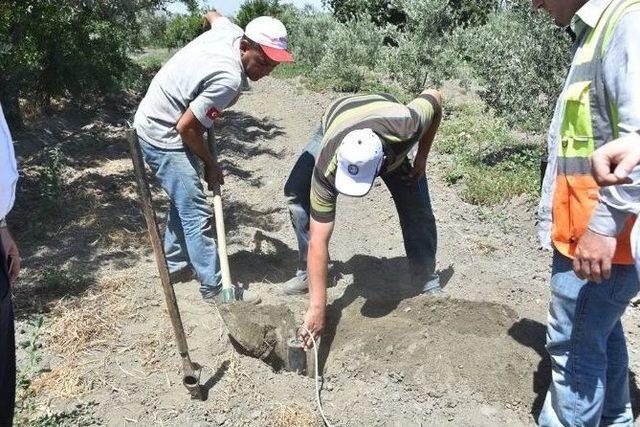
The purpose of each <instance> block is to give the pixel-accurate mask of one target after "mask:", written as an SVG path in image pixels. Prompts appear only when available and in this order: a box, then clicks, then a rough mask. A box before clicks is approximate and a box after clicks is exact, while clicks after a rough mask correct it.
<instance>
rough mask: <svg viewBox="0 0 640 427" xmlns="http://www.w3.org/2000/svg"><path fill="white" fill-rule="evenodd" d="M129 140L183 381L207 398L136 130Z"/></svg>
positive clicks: (198, 396)
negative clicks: (193, 357) (171, 275)
mask: <svg viewBox="0 0 640 427" xmlns="http://www.w3.org/2000/svg"><path fill="white" fill-rule="evenodd" d="M127 140H128V141H129V150H130V151H131V160H133V171H134V173H135V176H136V182H137V184H138V193H139V194H140V205H141V206H142V212H143V213H144V219H145V221H146V223H147V230H148V232H149V239H150V240H151V246H152V247H153V254H154V255H155V258H156V265H157V266H158V272H159V273H160V281H161V282H162V290H163V291H164V299H165V302H166V303H167V310H168V311H169V317H170V318H171V325H172V326H173V334H174V337H175V339H176V344H177V345H178V352H179V353H180V357H181V358H182V375H183V376H182V384H183V385H184V386H185V387H186V388H187V390H188V391H189V393H190V394H191V397H192V398H193V399H198V400H205V393H204V390H203V389H202V386H201V385H200V374H201V368H200V366H199V365H198V364H197V363H194V362H192V361H191V358H190V357H189V347H188V346H187V338H186V336H185V333H184V327H183V326H182V319H181V318H180V310H179V309H178V302H177V300H176V294H175V293H174V291H173V287H172V286H171V281H170V279H169V269H168V268H167V262H166V260H165V256H164V249H163V248H162V245H161V243H160V231H159V229H158V221H157V219H156V214H155V211H154V210H153V205H152V203H151V191H149V182H148V181H147V175H146V172H145V168H144V163H143V161H142V156H141V154H140V146H139V145H138V136H137V134H136V131H135V129H128V130H127Z"/></svg>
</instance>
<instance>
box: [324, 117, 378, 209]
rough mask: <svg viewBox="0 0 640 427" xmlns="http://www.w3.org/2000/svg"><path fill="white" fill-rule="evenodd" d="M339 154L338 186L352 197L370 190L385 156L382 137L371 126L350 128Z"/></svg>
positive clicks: (341, 144)
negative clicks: (351, 129) (368, 127)
mask: <svg viewBox="0 0 640 427" xmlns="http://www.w3.org/2000/svg"><path fill="white" fill-rule="evenodd" d="M336 155H337V160H338V168H337V170H336V184H335V185H336V190H338V191H339V192H340V193H342V194H345V195H347V196H353V197H362V196H364V195H365V194H367V193H368V192H369V190H371V186H372V185H373V180H374V179H375V178H376V176H377V175H378V172H379V171H380V167H381V166H382V161H383V160H384V151H383V149H382V141H381V140H380V137H379V136H378V135H376V134H375V132H373V131H372V130H371V129H358V130H354V131H351V132H349V133H348V134H347V135H346V136H345V137H344V138H343V139H342V142H341V143H340V147H338V151H337V153H336Z"/></svg>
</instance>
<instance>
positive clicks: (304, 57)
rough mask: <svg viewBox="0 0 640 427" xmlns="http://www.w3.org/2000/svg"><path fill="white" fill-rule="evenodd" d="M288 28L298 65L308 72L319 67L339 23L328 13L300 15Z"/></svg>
mask: <svg viewBox="0 0 640 427" xmlns="http://www.w3.org/2000/svg"><path fill="white" fill-rule="evenodd" d="M296 18H297V19H295V20H293V19H292V20H291V21H292V24H291V25H290V26H288V27H287V30H288V31H289V34H290V36H289V41H290V43H291V47H292V50H293V57H294V58H295V60H296V63H298V64H301V65H303V66H304V67H306V68H307V69H308V70H313V69H314V68H315V67H317V66H318V65H319V64H320V62H321V61H322V58H323V56H324V54H325V52H326V50H327V46H328V43H327V40H328V39H329V34H331V33H332V32H333V31H334V29H335V28H336V27H338V25H339V24H338V22H337V21H336V19H335V18H334V17H333V16H331V15H330V14H328V13H308V12H307V13H299V14H298V15H297V16H296Z"/></svg>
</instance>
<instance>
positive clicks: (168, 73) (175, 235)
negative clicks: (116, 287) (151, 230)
mask: <svg viewBox="0 0 640 427" xmlns="http://www.w3.org/2000/svg"><path fill="white" fill-rule="evenodd" d="M205 18H206V19H207V21H208V22H209V23H210V25H211V28H210V30H209V31H206V32H205V33H203V34H202V35H200V36H199V37H197V38H196V39H195V40H193V41H192V42H191V43H189V44H188V45H186V46H185V47H184V48H182V49H181V50H180V51H178V52H177V53H176V54H175V55H174V56H173V57H172V58H171V59H170V60H169V61H168V62H167V63H166V64H165V65H164V66H163V67H162V68H161V69H160V71H159V72H158V74H157V75H156V76H155V77H154V79H153V81H152V82H151V84H150V86H149V89H148V91H147V93H146V95H145V97H144V99H143V100H142V102H141V103H140V106H139V108H138V111H137V112H136V116H135V120H134V125H133V126H134V128H135V129H136V131H137V133H138V139H139V142H140V147H141V149H142V153H143V156H144V158H145V161H146V162H147V164H148V165H149V166H150V167H151V169H152V170H153V171H154V173H155V175H156V177H157V178H158V180H159V182H160V185H161V186H162V188H163V189H164V190H165V192H166V193H167V194H168V196H169V199H170V207H169V213H168V215H167V228H166V232H165V236H164V249H165V255H166V258H167V265H168V267H169V272H170V273H171V278H172V282H178V281H181V280H184V279H188V278H190V276H191V275H192V272H193V271H195V275H196V277H197V279H198V281H199V282H200V292H201V293H202V296H203V298H204V299H205V300H207V301H211V300H213V298H214V297H215V296H216V295H218V294H219V292H220V289H221V284H220V283H221V275H220V266H219V262H218V258H217V248H216V242H215V240H214V238H213V235H212V226H211V216H212V212H211V209H210V207H209V205H208V204H207V201H206V198H205V193H204V188H203V186H202V183H201V181H200V174H199V170H200V168H201V167H203V169H204V179H205V181H206V182H207V184H208V186H209V189H211V188H212V187H213V185H214V184H215V183H216V182H217V183H220V184H223V183H224V178H223V173H222V170H221V169H220V168H219V167H218V166H217V165H216V164H215V163H214V161H213V157H212V155H211V152H210V151H209V147H208V146H207V144H206V142H205V139H204V131H205V130H206V129H209V128H211V126H212V125H213V123H214V119H215V118H216V117H218V116H219V115H220V114H221V113H222V111H223V110H224V109H226V108H228V107H230V106H231V105H233V104H234V103H235V102H236V101H237V99H238V97H239V96H240V88H241V87H242V84H243V81H246V78H249V79H251V80H253V81H255V80H259V79H261V78H262V77H264V76H266V75H268V74H269V73H271V71H272V70H273V69H274V68H275V67H276V66H277V65H278V64H279V63H281V62H291V61H292V60H293V58H292V56H291V54H290V53H289V52H288V51H287V30H286V29H285V27H284V25H282V23H281V22H280V21H278V20H277V19H275V18H271V17H268V16H262V17H259V18H256V19H254V20H253V21H251V22H250V23H249V24H248V25H247V28H246V31H244V32H243V31H242V29H240V28H239V27H238V26H237V25H235V24H233V23H232V22H231V21H229V20H228V19H227V18H225V17H223V16H221V15H219V14H218V13H217V12H209V13H207V15H206V16H205ZM236 298H237V299H242V300H245V301H248V302H255V303H257V302H259V301H260V299H259V297H258V296H257V295H256V294H254V293H251V292H249V291H246V290H243V289H241V288H237V289H236Z"/></svg>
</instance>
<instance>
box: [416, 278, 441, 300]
mask: <svg viewBox="0 0 640 427" xmlns="http://www.w3.org/2000/svg"><path fill="white" fill-rule="evenodd" d="M414 283H416V281H415V280H414ZM418 287H421V288H422V293H423V294H425V295H444V294H445V293H444V290H443V289H442V287H440V277H439V276H438V274H437V273H433V274H432V275H431V277H430V278H429V279H428V280H427V283H424V284H423V285H418Z"/></svg>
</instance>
